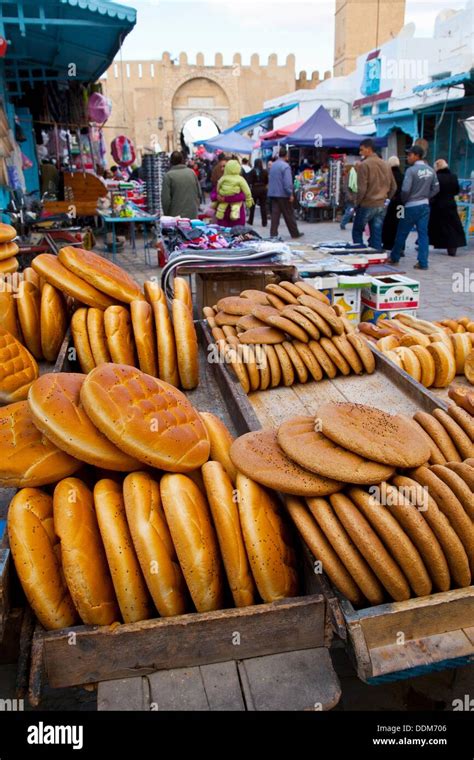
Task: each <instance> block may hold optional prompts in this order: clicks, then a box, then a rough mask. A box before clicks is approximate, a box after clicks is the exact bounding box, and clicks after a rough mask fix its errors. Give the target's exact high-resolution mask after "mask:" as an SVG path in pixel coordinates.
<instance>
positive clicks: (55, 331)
mask: <svg viewBox="0 0 474 760" xmlns="http://www.w3.org/2000/svg"><path fill="white" fill-rule="evenodd" d="M40 321H41V349H42V352H43V356H44V358H45V359H46V361H48V362H55V361H56V359H57V356H58V354H59V351H60V348H61V346H62V343H63V340H64V336H65V335H66V331H67V327H68V314H67V307H66V301H65V299H64V296H63V294H62V293H61V292H60V291H59V290H57V289H56V288H54V287H53V286H52V285H50V284H49V283H47V282H46V283H45V285H44V287H43V290H42V292H41V320H40Z"/></svg>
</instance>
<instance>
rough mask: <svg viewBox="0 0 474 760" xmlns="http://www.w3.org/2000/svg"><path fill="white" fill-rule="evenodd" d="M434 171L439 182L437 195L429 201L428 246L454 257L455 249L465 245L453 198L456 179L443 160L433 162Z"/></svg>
mask: <svg viewBox="0 0 474 760" xmlns="http://www.w3.org/2000/svg"><path fill="white" fill-rule="evenodd" d="M434 169H435V171H436V175H437V177H438V181H439V193H438V194H437V195H435V196H434V198H432V199H431V201H430V204H431V214H430V221H429V225H428V236H429V239H430V245H432V246H433V248H446V249H447V251H448V256H456V253H457V249H458V248H462V247H463V246H465V245H466V235H465V234H464V229H463V226H462V224H461V220H460V218H459V214H458V209H457V206H456V201H455V200H454V196H455V195H458V193H459V182H458V178H457V176H456V174H453V172H452V171H450V169H449V166H448V164H447V162H446V161H445V160H444V159H443V158H438V160H437V161H435V163H434Z"/></svg>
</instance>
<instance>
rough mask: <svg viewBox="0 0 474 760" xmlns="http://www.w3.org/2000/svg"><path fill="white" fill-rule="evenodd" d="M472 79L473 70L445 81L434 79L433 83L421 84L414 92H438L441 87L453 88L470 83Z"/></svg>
mask: <svg viewBox="0 0 474 760" xmlns="http://www.w3.org/2000/svg"><path fill="white" fill-rule="evenodd" d="M471 79H472V70H471V71H464V72H463V73H462V74H453V76H451V77H445V78H444V79H433V81H432V82H426V83H425V84H419V85H417V86H416V87H414V88H413V92H423V90H437V89H439V88H441V87H451V86H453V85H455V84H462V83H463V82H469V81H471Z"/></svg>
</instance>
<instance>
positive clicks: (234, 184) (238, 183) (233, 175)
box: [213, 159, 253, 221]
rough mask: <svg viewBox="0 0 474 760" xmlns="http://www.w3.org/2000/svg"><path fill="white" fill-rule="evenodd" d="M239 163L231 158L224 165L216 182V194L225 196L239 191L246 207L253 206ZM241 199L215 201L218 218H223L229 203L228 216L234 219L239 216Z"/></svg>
mask: <svg viewBox="0 0 474 760" xmlns="http://www.w3.org/2000/svg"><path fill="white" fill-rule="evenodd" d="M240 171H241V169H240V164H239V162H238V161H235V160H234V159H232V160H231V161H228V162H227V163H226V165H225V169H224V174H223V175H222V177H221V178H220V180H219V182H218V183H217V195H218V196H221V197H222V198H225V197H226V196H229V197H230V196H232V195H238V194H239V193H242V192H243V193H245V205H246V206H247V208H251V207H252V206H253V198H252V193H251V191H250V187H249V186H248V183H247V181H246V180H245V179H244V178H243V177H242V175H241V173H240ZM242 203H243V201H239V202H238V203H231V204H229V203H227V202H225V201H221V202H218V201H216V202H215V203H214V204H213V206H214V208H216V209H217V211H216V216H217V218H218V219H223V218H224V216H225V212H226V210H227V207H228V206H229V205H230V218H231V219H232V220H233V221H235V220H236V219H239V218H240V208H241V206H242Z"/></svg>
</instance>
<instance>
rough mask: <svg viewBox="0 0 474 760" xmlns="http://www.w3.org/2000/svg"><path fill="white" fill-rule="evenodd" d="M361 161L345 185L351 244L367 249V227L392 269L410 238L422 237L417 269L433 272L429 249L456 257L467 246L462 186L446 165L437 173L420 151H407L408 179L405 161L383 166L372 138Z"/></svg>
mask: <svg viewBox="0 0 474 760" xmlns="http://www.w3.org/2000/svg"><path fill="white" fill-rule="evenodd" d="M360 158H361V160H360V161H359V162H358V163H356V164H355V165H354V166H352V167H350V168H349V167H347V170H346V173H345V179H344V195H345V209H344V214H343V216H342V219H341V225H340V226H341V229H345V228H346V225H347V224H348V223H349V221H350V220H351V219H352V218H353V226H352V240H353V242H354V243H356V244H362V243H363V234H364V230H365V228H366V227H367V226H368V228H369V231H370V236H369V240H368V243H369V245H370V246H371V247H373V248H375V249H376V250H388V251H390V263H391V264H394V265H397V264H398V263H399V261H400V258H401V257H402V256H404V255H405V253H404V251H405V244H406V240H407V237H408V235H409V233H410V232H411V231H412V229H414V228H415V229H416V231H417V233H418V240H417V243H416V245H417V248H418V260H417V263H416V264H415V269H428V266H429V264H428V258H429V246H430V245H432V246H433V247H434V248H439V249H446V250H447V252H448V255H449V256H455V255H456V252H457V249H458V248H461V247H463V246H465V245H466V237H465V234H464V230H463V227H462V224H461V220H460V218H459V214H458V212H457V206H456V200H455V196H456V195H457V194H458V193H459V182H458V178H457V177H456V175H455V174H453V173H452V172H451V171H450V169H449V167H448V164H447V163H446V161H445V160H444V159H438V160H437V161H435V164H434V168H432V167H431V166H429V164H428V163H427V161H426V160H425V158H424V150H423V148H422V146H421V145H416V144H415V145H412V146H411V148H409V149H408V150H407V169H406V171H405V174H404V175H403V174H402V172H401V170H400V160H399V159H398V157H397V156H392V157H391V158H389V160H388V161H384V160H383V159H381V158H380V156H379V155H378V154H377V152H376V146H375V143H374V141H373V140H371V139H370V138H368V139H366V140H363V141H362V142H361V145H360Z"/></svg>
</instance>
